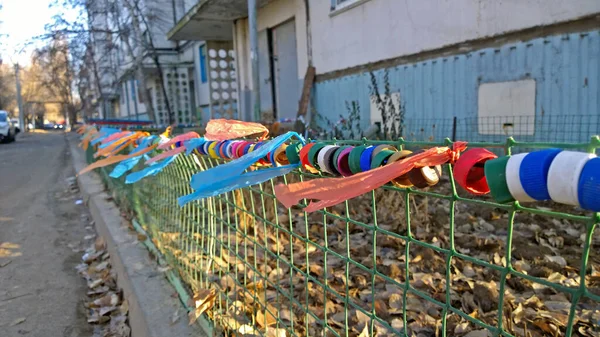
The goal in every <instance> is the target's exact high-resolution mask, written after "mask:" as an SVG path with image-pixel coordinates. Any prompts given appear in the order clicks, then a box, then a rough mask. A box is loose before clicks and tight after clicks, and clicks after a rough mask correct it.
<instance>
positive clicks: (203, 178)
mask: <svg viewBox="0 0 600 337" xmlns="http://www.w3.org/2000/svg"><path fill="white" fill-rule="evenodd" d="M292 137H296V138H298V139H299V140H300V142H302V143H304V138H302V137H301V136H300V135H298V134H297V133H295V132H288V133H286V134H283V135H281V136H278V137H276V138H274V139H273V140H271V141H269V142H268V143H266V144H265V145H263V146H261V147H259V148H258V149H256V150H255V151H252V152H250V153H248V154H246V155H245V156H243V157H240V158H238V159H236V160H233V161H231V162H229V163H226V164H223V165H219V166H218V167H214V168H212V169H209V170H206V171H202V172H199V173H196V174H195V175H193V176H192V180H191V182H190V185H191V187H192V188H193V189H194V190H195V191H194V192H193V193H191V194H189V195H186V196H183V197H180V198H179V199H178V202H179V205H180V206H183V205H185V204H187V203H189V202H190V201H193V200H198V199H203V198H207V197H212V196H216V195H219V194H222V193H226V192H229V191H233V190H235V189H238V188H242V187H247V186H251V185H255V184H259V183H262V182H265V181H267V180H269V179H272V178H274V177H278V176H282V175H285V174H287V173H289V172H291V171H293V170H294V169H296V168H297V167H298V166H299V165H300V164H299V163H296V164H288V165H283V166H279V167H273V168H268V169H262V170H257V171H253V172H248V173H244V172H245V171H246V169H248V168H249V167H250V166H251V165H252V164H254V163H256V162H258V161H259V160H260V159H262V158H264V157H265V156H266V155H267V154H268V153H269V152H271V151H275V150H276V149H277V148H279V147H281V146H282V145H283V144H284V143H285V142H286V141H288V140H289V139H291V138H292Z"/></svg>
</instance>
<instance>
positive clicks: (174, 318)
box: [169, 310, 180, 325]
mask: <svg viewBox="0 0 600 337" xmlns="http://www.w3.org/2000/svg"><path fill="white" fill-rule="evenodd" d="M179 318H180V316H179V310H175V312H174V313H173V315H172V316H171V323H169V324H170V325H175V323H177V322H178V321H179Z"/></svg>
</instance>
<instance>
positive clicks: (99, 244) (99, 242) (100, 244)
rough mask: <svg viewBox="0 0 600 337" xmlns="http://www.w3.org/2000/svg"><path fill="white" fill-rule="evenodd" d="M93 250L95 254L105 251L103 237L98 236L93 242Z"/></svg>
mask: <svg viewBox="0 0 600 337" xmlns="http://www.w3.org/2000/svg"><path fill="white" fill-rule="evenodd" d="M94 248H95V249H96V251H97V252H99V251H101V250H105V249H106V240H104V238H103V237H101V236H99V237H97V238H96V242H94Z"/></svg>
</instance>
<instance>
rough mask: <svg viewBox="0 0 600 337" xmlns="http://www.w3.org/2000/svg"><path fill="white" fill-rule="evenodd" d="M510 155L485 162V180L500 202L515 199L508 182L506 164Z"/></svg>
mask: <svg viewBox="0 0 600 337" xmlns="http://www.w3.org/2000/svg"><path fill="white" fill-rule="evenodd" d="M509 158H510V157H506V156H505V157H500V158H496V159H492V160H488V161H486V162H485V164H484V168H483V170H484V172H485V180H486V181H487V184H488V186H489V187H490V192H491V193H492V197H493V198H494V200H496V201H497V202H499V203H506V202H511V201H515V199H514V198H513V197H512V195H511V194H510V191H509V190H508V184H507V183H506V165H507V164H508V160H509Z"/></svg>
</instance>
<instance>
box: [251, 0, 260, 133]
mask: <svg viewBox="0 0 600 337" xmlns="http://www.w3.org/2000/svg"><path fill="white" fill-rule="evenodd" d="M257 11H258V3H257V0H248V28H249V30H250V61H251V69H252V100H253V103H254V109H253V112H254V114H253V115H254V116H253V117H254V119H253V121H254V122H259V121H260V118H261V115H260V77H259V74H258V73H259V71H260V69H259V64H258V28H257V27H258V25H257V22H256V21H257Z"/></svg>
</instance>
